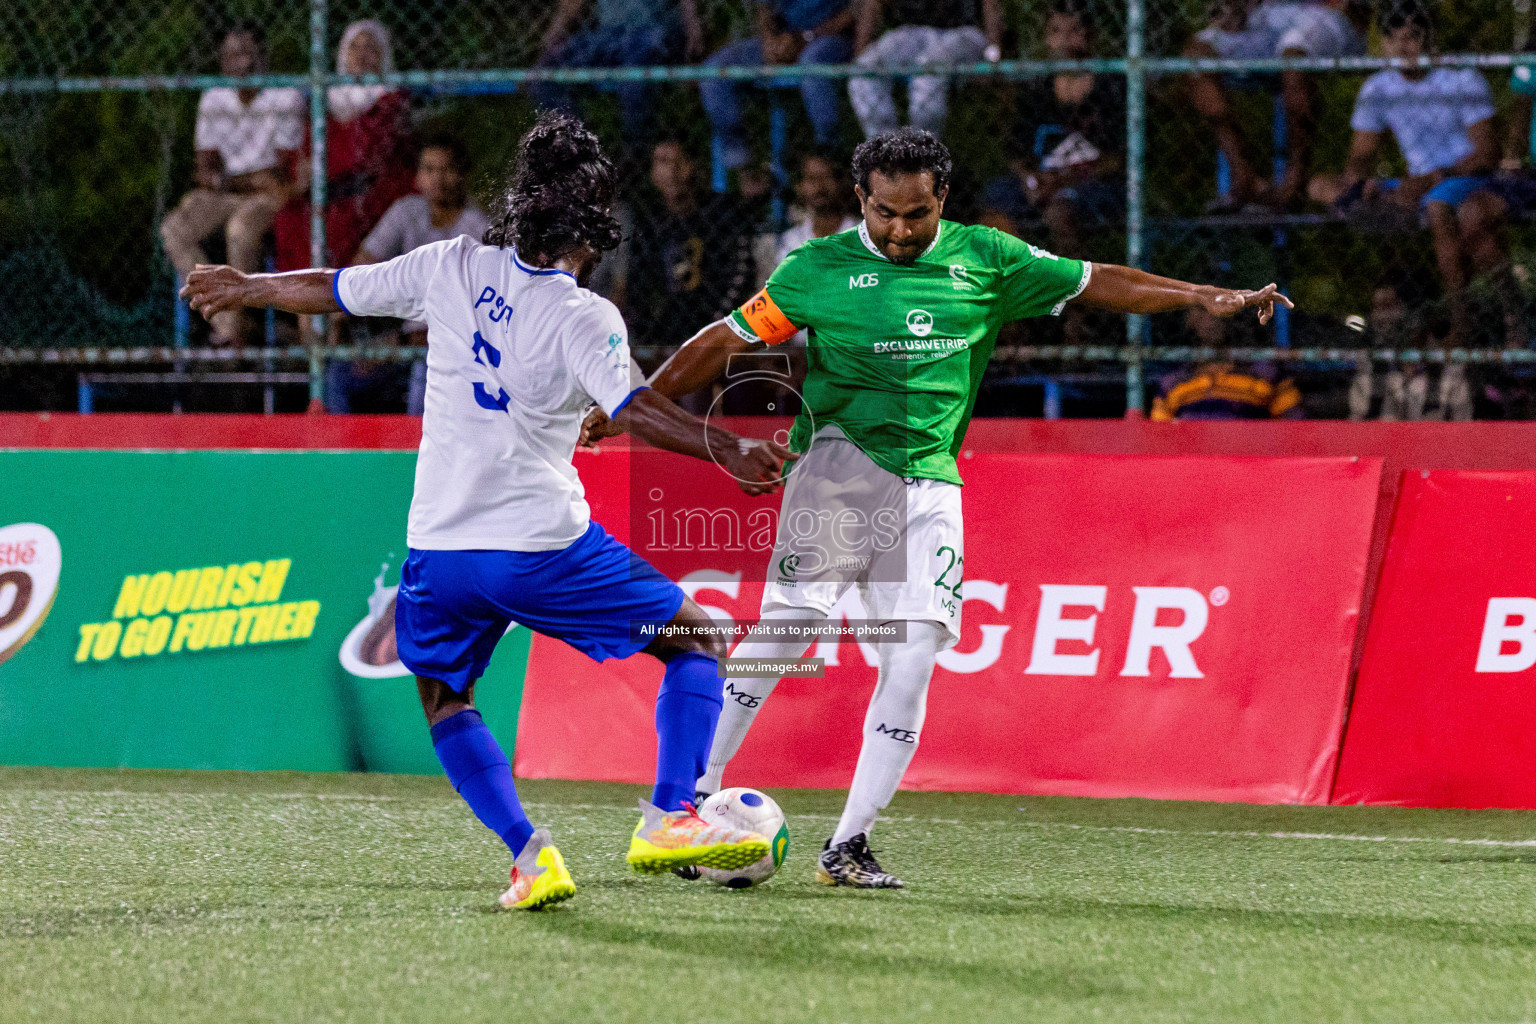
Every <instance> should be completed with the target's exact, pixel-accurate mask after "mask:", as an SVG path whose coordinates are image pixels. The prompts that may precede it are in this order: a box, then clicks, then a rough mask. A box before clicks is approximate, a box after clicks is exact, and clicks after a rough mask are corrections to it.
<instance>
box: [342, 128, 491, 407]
mask: <svg viewBox="0 0 1536 1024" xmlns="http://www.w3.org/2000/svg"><path fill="white" fill-rule="evenodd" d="M468 184H469V151H468V150H467V149H466V148H465V147H464V143H463V142H462V141H461V140H459V139H457V138H455V137H453V136H451V135H431V136H428V137H427V138H426V139H425V140H424V141H423V142H422V144H421V154H420V155H419V156H418V157H417V159H416V191H415V192H414V193H412V194H411V195H408V196H404V197H402V198H400V199H397V200H395V203H394V205H393V206H391V207H390V208H389V209H388V210H387V211H385V213H384V216H383V218H381V219H380V221H379V223H378V224H377V225H376V226H375V227H374V229H373V230H372V231H371V232H369V233H368V237H367V238H365V239H363V244H362V245H360V246H359V247H358V250H357V256H356V257H355V258H354V259H353V261H352V262H353V264H354V265H356V264H361V263H382V262H384V261H385V260H392V259H394V258H395V257H396V256H404V255H405V254H406V253H408V252H410V251H411V250H412V249H417V248H420V247H421V246H423V245H427V244H429V243H431V242H443V241H447V240H448V239H450V238H457V237H458V236H459V235H468V236H469V237H471V238H473V239H475V240H476V241H478V240H479V239H480V237H481V236H482V235H484V234H485V229H486V228H487V227H489V226H490V221H489V219H488V218H487V217H486V215H485V211H484V210H482V209H480V207H479V206H477V205H476V204H475V203H474V202H472V201H471V200H470V198H469V189H468ZM348 323H349V325H350V327H351V342H352V344H354V345H379V344H384V345H391V344H394V343H395V342H396V341H397V340H402V338H403V340H404V342H405V344H407V345H410V346H413V347H416V346H425V345H426V343H427V325H426V324H423V323H418V322H416V321H414V320H405V321H398V320H388V319H383V320H376V319H374V318H353V319H351V320H349V321H348ZM404 379H408V381H409V384H408V385H407V386H406V387H404V388H402V386H401V385H402V380H404ZM426 386H427V365H426V363H425V362H424V361H422V360H419V359H418V360H416V361H415V362H414V363H412V364H410V365H409V368H407V365H406V364H404V363H373V362H361V361H358V362H332V363H331V364H329V365H328V366H327V367H326V375H325V407H326V410H327V411H328V412H333V413H346V412H352V411H354V409H353V406H354V405H356V404H358V402H357V399H358V398H360V397H361V398H362V399H363V402H362V404H363V405H372V406H374V407H376V408H377V410H378V411H381V412H382V411H393V407H394V406H397V405H398V402H399V398H400V393H401V391H402V390H403V391H404V392H405V411H406V412H407V413H409V414H410V415H412V416H420V415H421V413H422V403H423V400H424V398H425V396H426ZM358 411H361V409H359V410H358Z"/></svg>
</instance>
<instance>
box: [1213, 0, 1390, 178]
mask: <svg viewBox="0 0 1536 1024" xmlns="http://www.w3.org/2000/svg"><path fill="white" fill-rule="evenodd" d="M1370 11H1371V4H1370V3H1369V0H1311V2H1305V3H1295V2H1291V0H1263V2H1262V3H1258V4H1257V5H1255V2H1254V0H1223V2H1222V3H1221V4H1220V5H1219V7H1218V13H1217V16H1216V19H1215V21H1214V22H1212V24H1211V25H1210V26H1209V27H1208V28H1206V29H1204V30H1203V31H1201V32H1200V33H1199V34H1198V35H1196V36H1195V40H1194V42H1193V43H1191V44H1190V46H1189V48H1188V49H1187V50H1186V51H1185V52H1186V54H1187V55H1188V56H1191V57H1229V58H1257V57H1264V58H1268V57H1349V56H1361V55H1363V54H1364V53H1365V33H1366V31H1367V30H1368V29H1369V27H1370ZM1280 92H1281V96H1282V97H1283V99H1284V103H1285V127H1286V154H1285V156H1286V161H1285V176H1284V179H1283V180H1282V181H1281V182H1280V183H1279V185H1278V186H1277V187H1272V186H1271V185H1270V183H1269V182H1268V181H1267V180H1266V178H1267V176H1266V175H1260V174H1258V173H1257V172H1255V170H1254V167H1253V160H1252V159H1251V157H1250V156H1249V153H1248V139H1247V138H1246V136H1245V134H1244V132H1243V131H1242V129H1241V128H1240V127H1239V125H1238V118H1237V116H1236V115H1235V114H1234V113H1233V111H1232V106H1231V102H1230V100H1229V99H1228V96H1227V92H1226V89H1225V88H1224V87H1223V85H1222V78H1221V76H1220V75H1196V76H1195V78H1194V85H1193V88H1192V90H1191V97H1190V98H1191V100H1192V102H1193V103H1194V106H1195V109H1196V110H1197V111H1198V112H1199V113H1200V115H1201V116H1202V117H1204V118H1205V120H1206V121H1207V122H1209V123H1210V124H1211V126H1212V127H1213V128H1215V130H1216V141H1217V144H1218V145H1219V146H1220V147H1221V151H1222V153H1223V154H1225V156H1226V158H1227V164H1228V166H1229V167H1230V168H1231V170H1232V189H1231V193H1230V194H1229V196H1228V198H1227V200H1226V203H1227V204H1228V205H1230V206H1231V207H1233V208H1241V207H1243V206H1244V205H1246V204H1248V203H1251V202H1256V201H1257V202H1266V203H1273V204H1274V205H1276V206H1280V207H1290V206H1295V205H1297V204H1299V203H1300V202H1302V201H1303V200H1304V199H1305V198H1306V195H1307V180H1308V178H1310V177H1311V174H1312V142H1313V139H1314V138H1315V137H1316V134H1317V106H1318V96H1317V77H1316V76H1315V75H1313V74H1309V73H1307V72H1305V71H1282V72H1281V73H1280Z"/></svg>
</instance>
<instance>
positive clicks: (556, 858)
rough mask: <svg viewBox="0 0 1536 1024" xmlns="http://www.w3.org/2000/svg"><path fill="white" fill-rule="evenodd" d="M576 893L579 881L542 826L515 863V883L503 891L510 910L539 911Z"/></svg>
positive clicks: (525, 845)
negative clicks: (573, 879) (572, 875)
mask: <svg viewBox="0 0 1536 1024" xmlns="http://www.w3.org/2000/svg"><path fill="white" fill-rule="evenodd" d="M575 895H576V883H575V882H573V881H571V873H570V872H569V871H567V870H565V858H563V857H561V856H560V851H559V850H557V849H555V844H554V840H553V838H552V837H551V836H550V834H549V830H548V829H543V828H541V829H539V830H538V831H537V832H535V833H534V834H533V837H532V838H531V839H529V840H528V842H527V843H526V844H524V846H523V852H522V853H520V854H518V855H517V859H516V860H514V861H513V862H512V886H511V888H509V889H508V890H507V891H506V892H504V893H502V894H501V905H502V906H504V907H506V908H507V909H508V910H538V909H540V908H541V907H547V906H549V905H551V904H553V903H559V902H560V901H561V900H568V899H570V898H571V897H572V896H575Z"/></svg>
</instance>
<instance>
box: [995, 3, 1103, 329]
mask: <svg viewBox="0 0 1536 1024" xmlns="http://www.w3.org/2000/svg"><path fill="white" fill-rule="evenodd" d="M1045 46H1046V52H1047V54H1048V56H1049V57H1050V59H1051V60H1084V59H1087V58H1089V57H1091V56H1093V25H1092V22H1091V21H1090V20H1089V14H1088V7H1087V5H1086V3H1085V2H1084V0H1052V4H1051V8H1050V13H1049V15H1047V17H1046V22H1045ZM1019 110H1020V115H1021V116H1020V119H1019V121H1018V122H1017V123H1016V124H1015V126H1014V131H1013V136H1012V140H1011V142H1010V144H1009V151H1010V159H1009V163H1010V166H1011V167H1012V170H1013V173H1012V174H1007V175H1004V176H1003V177H1000V178H995V179H993V180H992V181H991V182H989V183H988V184H987V186H986V188H985V189H983V190H982V200H981V205H982V214H981V221H982V223H984V224H989V225H991V226H992V227H995V228H998V229H999V230H1002V231H1006V232H1008V233H1009V234H1011V235H1017V236H1019V237H1021V238H1022V237H1024V236H1025V234H1026V233H1033V232H1036V231H1038V230H1039V229H1040V228H1042V227H1043V228H1044V229H1045V230H1046V231H1047V232H1048V237H1049V242H1050V247H1051V251H1052V252H1054V253H1056V254H1057V255H1058V256H1068V257H1071V258H1072V259H1085V258H1086V257H1087V252H1086V248H1085V246H1084V245H1083V240H1082V228H1083V227H1085V226H1088V227H1101V226H1104V225H1107V224H1114V223H1117V222H1119V221H1122V220H1123V219H1124V217H1125V176H1124V175H1125V83H1124V80H1123V79H1122V78H1121V77H1120V76H1119V75H1096V74H1094V73H1093V72H1091V71H1082V72H1076V71H1074V72H1067V73H1063V74H1058V75H1051V76H1049V77H1044V78H1031V79H1029V80H1028V81H1027V82H1026V83H1025V84H1024V86H1023V88H1022V89H1021V90H1020V96H1019ZM1072 308H1074V307H1071V306H1069V307H1068V309H1069V310H1070V309H1072Z"/></svg>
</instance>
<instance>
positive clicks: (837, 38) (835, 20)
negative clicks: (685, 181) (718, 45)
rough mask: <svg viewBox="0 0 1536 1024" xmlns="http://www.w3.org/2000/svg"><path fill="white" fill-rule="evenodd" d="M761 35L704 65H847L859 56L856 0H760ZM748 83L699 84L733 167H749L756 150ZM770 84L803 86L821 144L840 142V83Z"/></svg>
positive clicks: (804, 80)
mask: <svg viewBox="0 0 1536 1024" xmlns="http://www.w3.org/2000/svg"><path fill="white" fill-rule="evenodd" d="M756 13H757V35H755V36H752V37H750V38H747V39H741V40H738V41H736V42H734V43H731V44H730V45H729V46H727V47H725V48H724V49H722V50H720V51H719V52H718V53H716V54H714V55H713V56H711V57H710V58H709V60H707V61H705V62H704V63H706V64H708V65H710V66H712V67H730V66H735V65H740V64H769V65H789V64H846V63H847V62H848V59H849V58H850V57H851V56H852V55H853V40H852V28H853V7H852V0H759V3H758V4H757V7H756ZM745 84H746V83H743V82H733V81H731V80H730V79H726V78H713V79H705V80H703V81H701V82H700V83H699V94H700V95H701V96H702V97H703V99H704V110H705V111H706V112H707V113H708V114H709V120H710V124H711V125H712V126H713V127H714V132H715V138H716V139H717V140H718V146H719V149H720V153H721V155H722V162H723V163H724V164H725V166H726V167H727V168H729V169H731V170H735V169H736V168H738V167H742V166H745V164H746V163H747V161H748V159H749V158H750V156H751V154H750V151H749V149H748V146H747V139H746V136H745V135H744V134H743V133H742V128H741V101H740V93H741V88H742V86H743V85H745ZM761 84H763V85H765V86H768V87H770V88H781V89H783V88H792V87H798V88H799V89H800V99H801V101H802V102H803V103H804V104H805V113H806V115H807V116H808V117H809V118H810V119H811V127H812V129H813V130H814V131H815V133H816V145H818V146H833V145H835V144H836V143H837V121H838V113H839V110H838V106H839V104H838V92H839V88H838V82H837V79H834V78H818V77H815V76H811V77H806V78H802V79H800V80H799V81H795V80H794V79H781V80H778V81H773V82H767V81H765V82H763V83H761Z"/></svg>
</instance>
